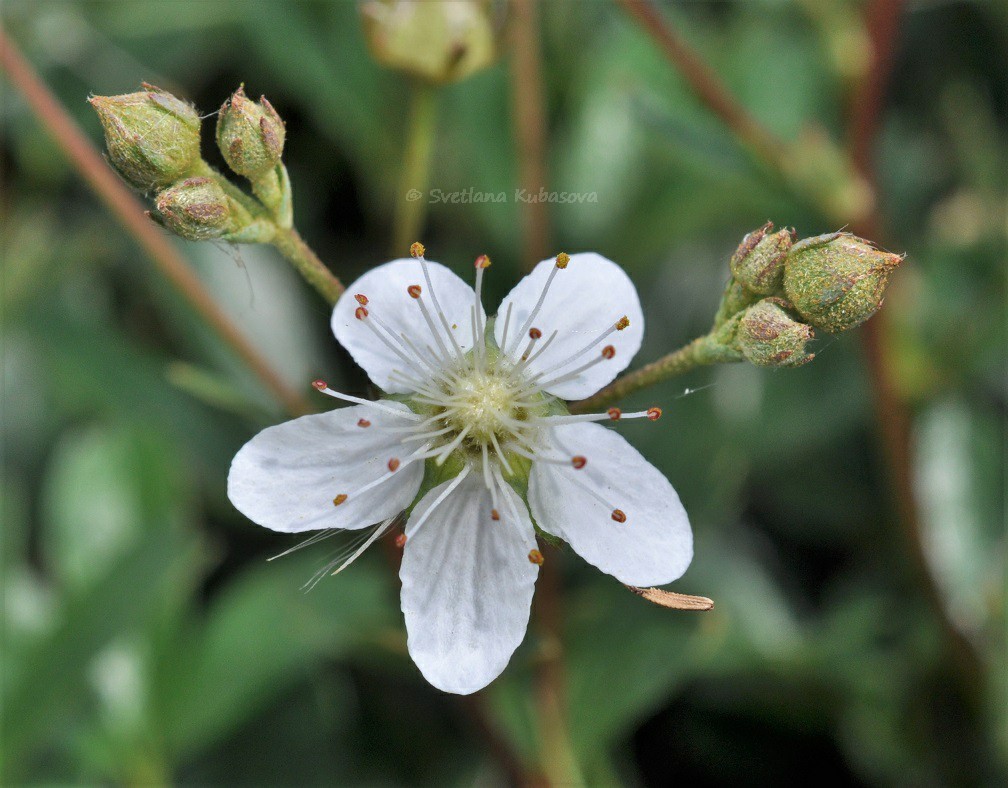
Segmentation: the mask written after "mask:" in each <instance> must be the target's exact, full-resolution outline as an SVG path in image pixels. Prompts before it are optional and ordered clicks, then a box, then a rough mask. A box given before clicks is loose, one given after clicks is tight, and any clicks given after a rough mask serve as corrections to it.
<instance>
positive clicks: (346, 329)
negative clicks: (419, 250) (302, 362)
mask: <svg viewBox="0 0 1008 788" xmlns="http://www.w3.org/2000/svg"><path fill="white" fill-rule="evenodd" d="M427 270H428V272H429V274H430V278H431V285H432V286H433V290H434V295H435V296H436V297H437V301H438V304H440V306H441V308H442V309H443V310H444V316H445V318H446V319H447V322H448V327H449V329H450V330H451V332H452V335H453V336H454V337H455V340H456V341H457V342H458V344H459V346H460V347H461V348H462V349H463V350H468V349H469V348H471V347H472V331H471V328H470V326H471V320H470V313H471V310H472V307H473V304H474V303H475V301H476V296H475V294H474V293H473V289H472V288H471V287H470V286H469V285H467V284H466V283H465V282H463V281H462V280H461V279H460V278H459V277H457V276H456V275H455V274H453V273H452V272H451V271H449V270H448V269H447V268H445V267H444V266H443V265H440V264H439V263H432V262H428V263H427ZM410 285H420V288H421V298H422V299H423V302H424V304H425V305H426V306H427V309H428V311H429V313H430V316H431V320H432V322H433V324H434V326H435V328H436V329H437V331H438V332H439V334H440V338H441V342H442V343H443V344H444V346H445V348H447V349H448V350H451V349H452V344H451V341H450V340H449V338H448V335H447V333H446V332H445V329H444V326H443V324H442V322H441V320H440V318H439V317H438V314H437V309H436V307H435V306H434V300H433V298H432V297H431V293H430V289H431V288H429V287H428V286H427V282H426V280H425V279H424V273H423V267H422V265H421V263H420V261H419V260H414V259H412V258H403V259H401V260H393V261H392V262H391V263H385V264H384V265H380V266H378V267H377V268H374V269H372V270H370V271H368V272H367V273H366V274H364V276H362V277H361V278H360V279H358V280H357V281H355V282H354V283H353V284H351V285H350V286H349V287H348V288H347V289H346V292H345V293H343V295H342V296H340V299H339V301H337V302H336V307H335V309H333V314H332V330H333V333H334V334H335V335H336V339H338V340H339V341H340V344H341V345H343V347H345V348H346V349H347V350H348V351H350V355H351V356H353V358H354V361H356V362H357V363H358V364H359V365H360V366H361V367H362V368H363V369H364V371H365V372H367V374H368V377H370V378H371V380H372V381H373V382H374V383H375V385H377V386H379V387H380V388H382V389H383V390H384V391H388V392H392V393H399V394H405V393H408V392H410V391H412V389H411V388H410V387H409V386H408V385H404V384H403V383H402V382H401V381H398V380H395V381H394V380H392V377H393V375H392V373H393V370H398V371H399V372H400V373H402V372H406V373H411V374H414V377H415V373H413V371H412V370H411V369H410V368H409V366H408V365H407V364H406V363H405V362H404V361H403V359H402V358H401V357H400V356H398V355H396V354H395V353H394V352H393V351H392V350H391V349H390V348H389V347H388V346H387V345H386V344H385V343H383V342H382V341H381V340H380V339H379V338H378V337H376V336H375V334H374V332H373V331H372V330H371V329H370V328H368V326H366V325H365V324H364V322H363V321H361V320H358V319H357V318H356V317H354V313H355V312H356V310H357V307H358V306H360V304H359V303H358V302H357V300H356V298H355V296H357V295H364V296H366V297H367V299H368V303H367V309H368V311H369V312H373V313H374V314H375V316H376V317H377V318H378V319H379V320H380V321H381V322H383V323H384V324H385V325H386V326H388V327H389V328H390V329H391V330H392V332H393V333H394V334H395V338H394V339H392V338H388V337H387V338H388V339H389V341H390V342H393V343H395V344H396V345H397V346H398V345H399V337H400V335H401V334H405V335H406V336H407V337H409V339H410V341H412V342H413V344H414V345H415V346H416V347H417V348H419V349H420V350H421V351H422V352H423V353H424V354H425V355H426V356H427V357H428V358H433V354H432V353H430V352H429V351H428V350H427V347H428V346H430V347H431V348H433V349H434V351H435V352H439V346H438V343H437V340H436V339H435V338H434V336H433V334H432V333H431V329H430V327H429V326H428V325H427V321H426V320H424V316H423V313H422V312H421V310H420V306H419V304H418V303H417V300H416V299H414V298H412V297H411V296H410V295H409V293H408V292H407V288H408V287H409V286H410ZM482 310H483V307H482V306H480V315H481V317H482V319H483V320H484V323H485V313H484V312H483V311H482ZM372 322H373V321H372ZM375 327H377V326H375ZM379 330H380V329H379ZM404 352H405V354H406V355H407V356H408V357H410V358H413V357H414V353H413V352H412V351H410V350H408V349H406V350H404ZM417 363H419V362H417Z"/></svg>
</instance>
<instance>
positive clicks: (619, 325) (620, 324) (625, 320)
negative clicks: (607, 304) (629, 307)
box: [616, 315, 630, 331]
mask: <svg viewBox="0 0 1008 788" xmlns="http://www.w3.org/2000/svg"><path fill="white" fill-rule="evenodd" d="M629 325H630V318H629V317H627V316H626V315H623V317H621V318H620V319H619V320H617V321H616V330H617V331H622V330H623V329H624V328H626V327H627V326H629Z"/></svg>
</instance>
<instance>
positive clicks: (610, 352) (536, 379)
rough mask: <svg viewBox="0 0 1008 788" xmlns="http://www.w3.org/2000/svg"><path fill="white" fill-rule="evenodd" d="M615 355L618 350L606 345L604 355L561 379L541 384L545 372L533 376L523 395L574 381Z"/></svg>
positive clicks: (563, 375) (566, 373) (561, 376)
mask: <svg viewBox="0 0 1008 788" xmlns="http://www.w3.org/2000/svg"><path fill="white" fill-rule="evenodd" d="M615 355H616V348H614V347H613V346H612V345H606V346H605V347H604V348H602V353H601V354H600V355H599V356H597V357H596V358H593V359H592V360H591V361H589V362H588V363H587V364H582V365H581V366H580V367H577V368H576V369H572V370H571V371H570V372H565V373H564V374H562V375H560V377H557V378H553V379H552V380H546V381H542V382H540V378H542V377H543V375H545V374H546V373H545V372H540V373H539V374H538V375H535V376H533V377H532V378H531V379H530V380H529V381H528V383H529V384H531V385H530V386H529V387H527V388H526V389H525V390H524V391H523V392H522V394H525V393H529V392H531V391H534V390H536V389H544V388H546V387H548V386H555V385H556V384H557V383H565V382H566V381H568V380H572V379H574V378H576V377H577V376H578V375H580V374H581V373H582V372H584V371H586V370H588V369H591V368H592V367H594V366H595V365H596V364H598V363H600V362H602V361H608V360H609V359H611V358H612V357H613V356H615Z"/></svg>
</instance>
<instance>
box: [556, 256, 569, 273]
mask: <svg viewBox="0 0 1008 788" xmlns="http://www.w3.org/2000/svg"><path fill="white" fill-rule="evenodd" d="M568 263H570V255H569V254H567V252H560V254H558V255H557V256H556V267H557V268H559V269H561V270H563V269H564V268H566V267H567V264H568Z"/></svg>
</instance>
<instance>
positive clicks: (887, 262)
mask: <svg viewBox="0 0 1008 788" xmlns="http://www.w3.org/2000/svg"><path fill="white" fill-rule="evenodd" d="M901 262H903V256H902V255H898V254H890V253H888V252H880V251H879V250H878V249H876V248H875V247H874V246H872V245H871V243H869V242H868V241H866V240H864V239H863V238H858V237H857V236H855V235H851V234H850V233H829V234H828V235H819V236H816V237H814V238H805V239H803V240H801V241H799V242H798V243H797V244H795V245H794V246H793V247H792V248H791V251H790V253H789V254H788V258H787V262H786V263H785V265H784V292H785V293H786V294H787V297H788V300H789V301H790V302H791V303H792V304H793V305H794V308H795V309H796V310H797V311H798V314H799V315H801V317H802V318H803V319H804V320H807V321H808V322H809V323H811V324H812V325H813V326H815V327H816V328H821V329H822V330H823V331H828V332H829V333H833V334H835V333H839V332H840V331H846V330H847V329H849V328H853V327H854V326H857V325H859V324H861V323H863V322H864V321H865V320H867V319H868V318H869V317H871V316H872V315H874V314H875V312H876V311H877V310H878V308H879V307H880V306H882V297H883V294H884V292H885V288H886V284H888V282H889V274H890V273H891V272H892V270H893V269H894V268H895V267H896V266H898V265H899V264H900V263H901Z"/></svg>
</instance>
